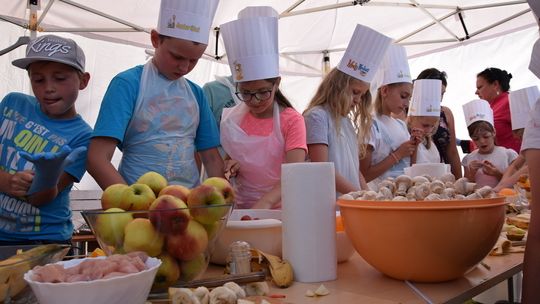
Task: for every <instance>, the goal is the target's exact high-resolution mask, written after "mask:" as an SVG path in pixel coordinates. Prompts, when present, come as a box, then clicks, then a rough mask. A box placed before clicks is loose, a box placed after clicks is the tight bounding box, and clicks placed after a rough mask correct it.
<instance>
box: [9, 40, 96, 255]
mask: <svg viewBox="0 0 540 304" xmlns="http://www.w3.org/2000/svg"><path fill="white" fill-rule="evenodd" d="M13 65H14V66H16V67H19V68H22V69H26V70H27V71H28V76H29V78H30V84H31V86H32V91H33V92H34V95H35V97H34V96H30V95H26V94H22V93H10V94H8V95H6V96H5V97H4V99H3V100H2V102H1V103H0V115H1V118H0V167H1V170H0V244H2V245H7V244H12V245H15V244H39V243H49V242H55V243H69V242H70V240H71V236H72V233H73V225H72V223H71V210H70V207H69V192H70V190H71V187H72V185H73V183H74V182H79V181H80V180H81V178H82V176H83V175H84V172H85V162H86V153H85V151H86V147H87V145H88V143H89V140H90V135H91V132H92V129H91V128H90V126H89V125H88V124H87V123H86V122H85V121H84V120H83V119H82V118H81V116H80V115H79V114H77V111H76V109H75V101H76V100H77V96H78V94H79V90H83V89H84V88H86V86H87V85H88V81H89V80H90V74H89V73H87V72H85V71H84V65H85V57H84V53H83V51H82V49H81V48H80V47H79V46H78V45H77V44H76V43H75V41H73V40H71V39H66V38H62V37H58V36H54V35H45V36H41V37H38V38H36V39H34V40H32V41H31V42H30V43H29V44H28V46H27V49H26V57H25V58H21V59H17V60H14V61H13Z"/></svg>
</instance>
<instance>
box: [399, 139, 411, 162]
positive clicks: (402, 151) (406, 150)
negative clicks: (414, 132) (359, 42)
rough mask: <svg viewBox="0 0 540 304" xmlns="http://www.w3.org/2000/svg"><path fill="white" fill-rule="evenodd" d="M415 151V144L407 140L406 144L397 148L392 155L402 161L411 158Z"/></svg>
mask: <svg viewBox="0 0 540 304" xmlns="http://www.w3.org/2000/svg"><path fill="white" fill-rule="evenodd" d="M415 150H416V143H415V141H414V140H412V139H411V140H407V141H406V142H404V143H402V144H401V146H399V148H397V150H396V151H394V153H395V154H396V155H397V156H398V157H399V159H402V158H404V157H407V156H411V155H412V154H413V153H414V151H415Z"/></svg>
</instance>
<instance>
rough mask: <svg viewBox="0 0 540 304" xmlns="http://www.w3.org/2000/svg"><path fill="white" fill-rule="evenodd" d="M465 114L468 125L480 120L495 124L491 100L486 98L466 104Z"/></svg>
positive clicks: (464, 106) (464, 107)
mask: <svg viewBox="0 0 540 304" xmlns="http://www.w3.org/2000/svg"><path fill="white" fill-rule="evenodd" d="M415 83H416V81H415ZM463 114H464V115H465V122H466V123H467V127H468V126H470V125H472V124H473V123H475V122H477V121H480V120H482V121H487V122H489V123H490V124H491V125H492V126H493V125H494V124H493V110H491V107H490V106H489V102H487V101H486V100H483V99H476V100H473V101H469V102H468V103H466V104H464V105H463Z"/></svg>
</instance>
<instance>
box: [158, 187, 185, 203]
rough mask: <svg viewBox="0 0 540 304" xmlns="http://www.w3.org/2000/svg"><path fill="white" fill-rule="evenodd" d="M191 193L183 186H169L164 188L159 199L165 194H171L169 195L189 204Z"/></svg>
mask: <svg viewBox="0 0 540 304" xmlns="http://www.w3.org/2000/svg"><path fill="white" fill-rule="evenodd" d="M189 192H190V190H189V188H187V187H184V186H182V185H168V186H167V187H165V188H163V190H161V191H160V192H159V195H158V197H159V196H161V195H164V194H169V195H172V196H176V197H178V198H179V199H181V200H182V201H184V202H187V198H188V195H189Z"/></svg>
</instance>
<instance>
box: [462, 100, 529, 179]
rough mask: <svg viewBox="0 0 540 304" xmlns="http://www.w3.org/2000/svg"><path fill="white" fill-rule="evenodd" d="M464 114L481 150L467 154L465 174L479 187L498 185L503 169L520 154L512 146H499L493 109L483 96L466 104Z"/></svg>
mask: <svg viewBox="0 0 540 304" xmlns="http://www.w3.org/2000/svg"><path fill="white" fill-rule="evenodd" d="M463 113H464V114H465V121H466V123H467V129H468V131H469V136H470V137H471V139H472V140H473V141H474V143H475V145H476V147H477V149H476V150H474V151H472V152H471V153H469V154H467V155H466V156H465V157H464V158H463V160H462V162H461V163H462V165H463V167H464V169H465V175H464V176H465V177H466V178H468V179H469V181H471V182H476V184H477V187H483V186H491V187H495V186H497V184H498V183H499V181H500V180H501V178H502V175H503V172H504V171H505V170H506V169H507V168H508V167H509V166H510V164H511V163H512V162H513V161H514V160H515V159H516V158H517V156H518V155H517V153H516V152H515V151H514V150H512V149H508V148H504V147H501V146H496V145H495V128H494V127H493V111H492V110H491V107H490V106H489V103H488V102H487V101H485V100H483V99H477V100H473V101H470V102H468V103H466V104H464V105H463Z"/></svg>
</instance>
